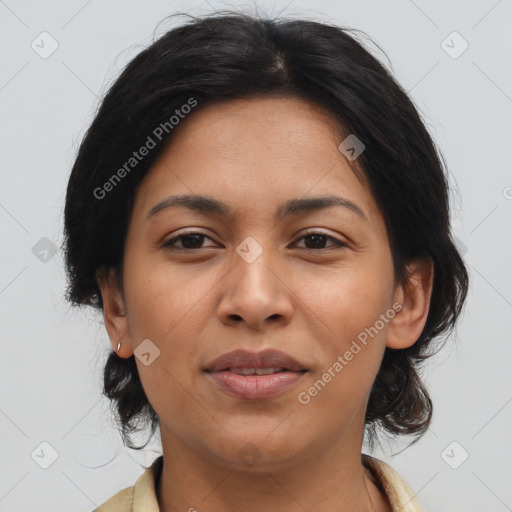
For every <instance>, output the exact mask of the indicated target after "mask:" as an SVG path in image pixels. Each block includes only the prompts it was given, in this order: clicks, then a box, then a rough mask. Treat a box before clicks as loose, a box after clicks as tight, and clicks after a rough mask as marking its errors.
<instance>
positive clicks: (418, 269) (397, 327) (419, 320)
mask: <svg viewBox="0 0 512 512" xmlns="http://www.w3.org/2000/svg"><path fill="white" fill-rule="evenodd" d="M407 272H408V275H409V279H408V280H407V283H405V284H404V285H399V286H398V287H397V289H396V292H395V297H394V303H399V304H401V305H402V309H401V310H400V311H399V312H397V313H396V315H395V316H394V317H393V319H392V320H391V321H390V322H389V324H390V326H389V330H388V336H387V338H386V347H389V348H393V349H404V348H408V347H410V346H412V345H414V343H416V341H417V340H418V338H419V337H420V335H421V332H422V331H423V328H424V327H425V323H426V321H427V316H428V311H429V309H430V297H431V296H432V288H433V283H434V263H433V262H432V260H431V259H430V258H428V259H422V260H416V261H414V262H413V263H411V264H410V265H408V266H407Z"/></svg>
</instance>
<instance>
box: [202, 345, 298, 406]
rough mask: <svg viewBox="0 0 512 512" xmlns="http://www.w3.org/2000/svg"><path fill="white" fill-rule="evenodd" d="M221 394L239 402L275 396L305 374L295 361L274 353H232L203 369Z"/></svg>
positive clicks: (271, 351) (243, 351) (282, 353)
mask: <svg viewBox="0 0 512 512" xmlns="http://www.w3.org/2000/svg"><path fill="white" fill-rule="evenodd" d="M203 371H204V373H205V374H206V376H207V377H208V378H209V379H210V381H211V382H212V383H214V384H215V385H216V386H217V387H218V388H219V389H220V390H221V391H223V392H225V393H227V394H228V395H230V396H232V397H235V398H238V399H242V400H258V399H265V398H271V397H274V396H277V395H279V394H281V393H284V392H285V391H287V390H289V389H291V388H292V387H294V386H296V385H297V384H298V382H299V381H300V380H301V379H302V377H303V376H304V374H305V373H306V372H307V371H308V369H307V368H305V367H304V366H303V365H302V364H301V363H299V362H298V361H297V360H296V359H294V358H293V357H291V356H289V355H288V354H285V353H284V352H280V351H277V350H265V351H263V352H256V353H255V352H249V351H246V350H235V351H233V352H229V353H227V354H224V355H223V356H221V357H219V358H217V359H215V360H214V361H213V362H212V363H210V364H209V365H208V366H207V367H206V368H204V369H203Z"/></svg>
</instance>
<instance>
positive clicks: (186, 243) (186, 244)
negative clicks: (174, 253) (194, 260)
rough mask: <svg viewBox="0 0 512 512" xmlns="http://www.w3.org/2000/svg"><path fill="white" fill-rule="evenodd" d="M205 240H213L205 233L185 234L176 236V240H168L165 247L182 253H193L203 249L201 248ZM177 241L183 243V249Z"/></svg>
mask: <svg viewBox="0 0 512 512" xmlns="http://www.w3.org/2000/svg"><path fill="white" fill-rule="evenodd" d="M205 238H208V239H210V240H212V239H211V238H210V237H209V236H207V235H205V234H204V233H200V232H198V231H193V232H190V233H184V234H182V235H179V236H175V237H174V238H171V239H170V240H167V241H166V242H164V244H163V247H169V248H171V249H177V250H180V251H193V250H197V249H201V248H202V247H201V246H202V245H203V242H204V239H205ZM177 241H181V245H182V246H181V247H179V246H177V245H176V242H177Z"/></svg>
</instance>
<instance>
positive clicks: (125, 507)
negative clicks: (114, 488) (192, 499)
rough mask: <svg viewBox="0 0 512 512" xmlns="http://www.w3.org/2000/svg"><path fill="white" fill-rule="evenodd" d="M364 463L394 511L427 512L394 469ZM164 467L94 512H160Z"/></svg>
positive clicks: (156, 465)
mask: <svg viewBox="0 0 512 512" xmlns="http://www.w3.org/2000/svg"><path fill="white" fill-rule="evenodd" d="M362 460H363V464H364V466H366V467H367V468H368V469H369V470H370V471H371V473H372V474H373V476H374V478H375V481H376V484H377V486H378V487H380V489H381V491H382V492H383V493H384V494H385V495H386V496H387V498H388V500H389V502H390V504H391V509H392V511H393V512H423V509H422V508H421V506H420V504H419V502H418V501H417V499H416V497H415V494H414V492H413V491H412V489H411V488H410V487H409V485H408V484H407V482H406V481H405V480H403V479H402V478H401V477H400V475H399V474H398V473H397V472H396V471H395V470H394V469H393V468H392V467H391V466H389V465H388V464H386V463H385V462H383V461H381V460H379V459H376V458H374V457H371V456H369V455H365V454H363V455H362ZM162 467H163V455H160V456H159V457H157V458H156V459H155V460H154V462H153V463H152V464H151V466H149V467H148V468H147V469H146V470H145V471H144V473H143V474H142V475H141V476H140V477H139V478H138V480H137V481H136V483H135V485H133V486H131V487H126V488H125V489H123V490H122V491H119V492H118V493H117V494H115V495H114V496H112V497H111V498H110V499H109V500H107V501H106V502H105V503H103V504H102V505H100V507H98V508H97V509H95V510H93V512H160V509H159V507H158V500H157V494H156V489H157V484H158V481H159V479H160V474H161V472H162ZM192 510H193V507H192Z"/></svg>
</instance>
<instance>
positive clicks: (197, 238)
mask: <svg viewBox="0 0 512 512" xmlns="http://www.w3.org/2000/svg"><path fill="white" fill-rule="evenodd" d="M203 238H204V235H185V236H184V237H183V238H182V240H181V244H182V245H183V247H185V249H199V248H200V247H201V245H202V243H199V244H198V242H202V240H203ZM191 239H192V240H193V241H192V243H188V242H190V240H191ZM187 240H188V242H187ZM194 245H198V247H195V246H194Z"/></svg>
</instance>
